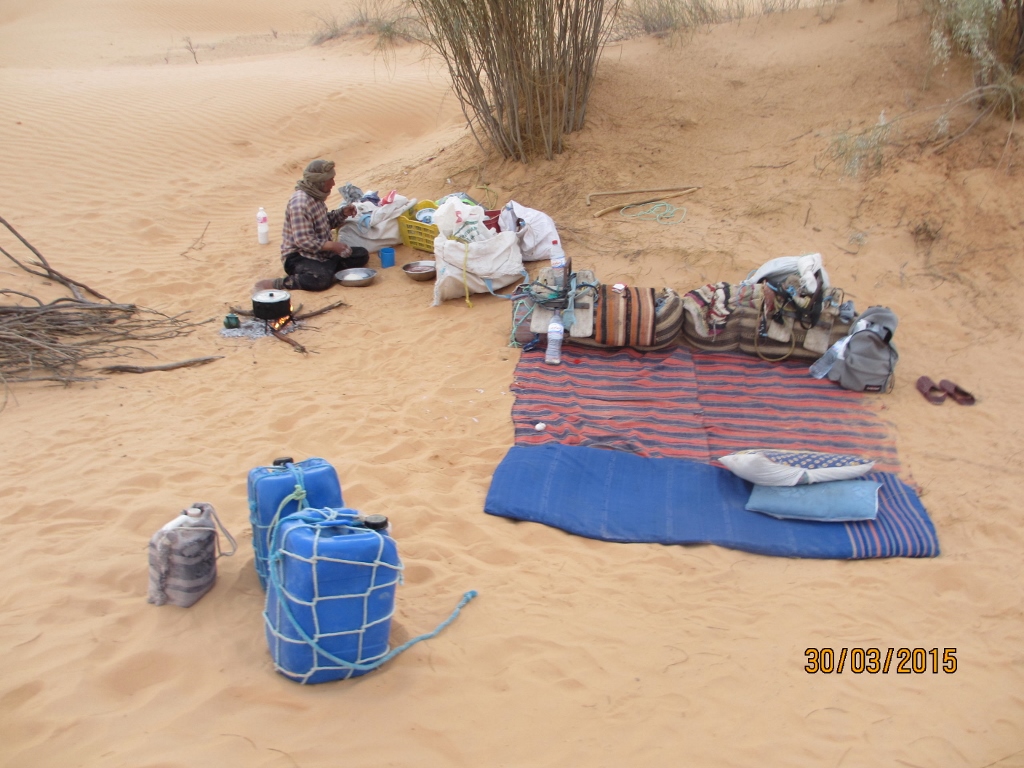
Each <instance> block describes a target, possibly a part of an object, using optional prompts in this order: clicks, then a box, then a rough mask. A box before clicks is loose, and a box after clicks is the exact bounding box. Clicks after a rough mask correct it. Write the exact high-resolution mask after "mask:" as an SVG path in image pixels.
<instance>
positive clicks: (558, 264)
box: [551, 240, 565, 291]
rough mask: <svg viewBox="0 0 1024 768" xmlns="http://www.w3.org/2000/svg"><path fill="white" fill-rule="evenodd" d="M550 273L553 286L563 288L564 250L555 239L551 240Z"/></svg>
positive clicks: (561, 289) (562, 289)
mask: <svg viewBox="0 0 1024 768" xmlns="http://www.w3.org/2000/svg"><path fill="white" fill-rule="evenodd" d="M551 273H552V277H553V278H554V281H555V288H556V289H558V290H559V291H564V290H565V251H563V250H562V246H561V245H560V244H559V242H558V241H557V240H552V241H551Z"/></svg>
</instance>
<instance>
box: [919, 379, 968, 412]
mask: <svg viewBox="0 0 1024 768" xmlns="http://www.w3.org/2000/svg"><path fill="white" fill-rule="evenodd" d="M917 389H918V391H919V392H920V393H921V394H922V395H923V396H924V399H925V400H927V401H928V402H929V403H931V404H932V405H942V404H943V403H944V402H945V400H946V398H947V397H949V398H951V399H952V400H953V401H954V402H956V403H959V404H960V405H974V403H975V402H976V401H975V399H974V395H972V394H971V393H970V392H968V391H967V390H966V389H964V388H963V387H961V386H960V385H959V384H955V383H953V382H952V381H950V380H949V379H943V380H942V381H940V382H939V383H938V384H936V383H935V382H934V381H932V380H931V379H930V378H928V377H927V376H922V377H921V378H919V379H918V380H917Z"/></svg>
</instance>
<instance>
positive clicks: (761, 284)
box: [683, 253, 853, 361]
mask: <svg viewBox="0 0 1024 768" xmlns="http://www.w3.org/2000/svg"><path fill="white" fill-rule="evenodd" d="M683 306H684V309H685V312H686V314H685V317H684V322H683V337H684V338H685V339H686V340H687V341H688V342H689V343H690V344H691V345H692V346H694V347H697V348H698V349H705V350H715V351H723V352H724V351H732V350H737V349H738V350H740V351H741V352H747V353H749V354H753V355H757V356H759V357H761V358H763V359H765V360H769V361H779V360H786V359H788V358H791V357H792V358H802V359H808V360H810V359H816V358H818V357H820V356H821V355H822V354H823V353H824V352H825V351H826V350H827V349H828V348H829V347H830V346H831V345H832V344H834V343H835V342H836V341H837V340H838V339H840V338H842V337H843V336H845V335H846V333H847V331H848V330H849V328H850V322H851V321H852V314H853V313H852V306H850V307H849V308H848V309H849V311H847V309H846V308H845V305H844V302H843V291H842V290H841V289H839V288H834V287H832V286H831V285H830V284H829V279H828V273H827V272H826V271H825V267H824V265H823V264H822V261H821V254H817V253H812V254H808V255H806V256H785V257H781V258H778V259H772V260H771V261H768V262H766V263H765V264H764V265H762V266H761V267H760V268H759V269H756V270H754V271H753V272H751V273H750V274H749V275H748V276H747V278H746V279H745V280H744V281H743V282H741V283H739V284H738V285H729V284H728V283H711V284H708V285H704V286H702V287H700V288H696V289H694V290H692V291H690V292H689V293H687V294H686V295H685V296H684V297H683Z"/></svg>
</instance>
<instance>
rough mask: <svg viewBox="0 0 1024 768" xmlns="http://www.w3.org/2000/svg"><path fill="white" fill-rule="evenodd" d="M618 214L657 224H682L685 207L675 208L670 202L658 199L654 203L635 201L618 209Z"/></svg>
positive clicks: (684, 217)
mask: <svg viewBox="0 0 1024 768" xmlns="http://www.w3.org/2000/svg"><path fill="white" fill-rule="evenodd" d="M680 211H682V213H680ZM619 215H620V216H624V217H626V218H627V219H639V220H640V221H653V222H656V223H658V224H682V223H683V221H684V220H685V219H686V208H676V207H675V206H674V205H672V204H671V203H668V202H665V201H664V200H659V201H657V202H655V203H635V204H631V205H627V206H624V207H623V208H622V209H620V210H619Z"/></svg>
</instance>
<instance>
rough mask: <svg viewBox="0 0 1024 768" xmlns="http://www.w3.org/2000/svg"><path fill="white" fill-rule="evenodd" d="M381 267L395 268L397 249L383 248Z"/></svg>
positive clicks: (380, 254) (381, 251) (381, 250)
mask: <svg viewBox="0 0 1024 768" xmlns="http://www.w3.org/2000/svg"><path fill="white" fill-rule="evenodd" d="M378 255H379V256H380V265H381V266H382V267H383V268H385V269H387V268H388V267H393V266H395V249H394V248H381V249H380V253H379V254H378Z"/></svg>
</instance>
